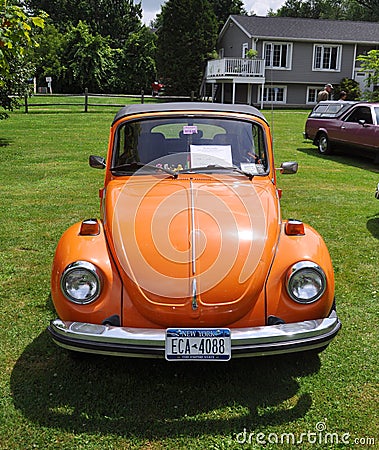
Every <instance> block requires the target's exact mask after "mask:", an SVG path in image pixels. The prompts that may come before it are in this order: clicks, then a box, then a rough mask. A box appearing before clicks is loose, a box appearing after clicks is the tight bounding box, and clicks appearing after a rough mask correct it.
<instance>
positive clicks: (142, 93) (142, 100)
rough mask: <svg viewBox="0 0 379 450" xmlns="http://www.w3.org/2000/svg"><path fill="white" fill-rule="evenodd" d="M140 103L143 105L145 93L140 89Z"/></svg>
mask: <svg viewBox="0 0 379 450" xmlns="http://www.w3.org/2000/svg"><path fill="white" fill-rule="evenodd" d="M141 103H145V91H144V90H143V89H141Z"/></svg>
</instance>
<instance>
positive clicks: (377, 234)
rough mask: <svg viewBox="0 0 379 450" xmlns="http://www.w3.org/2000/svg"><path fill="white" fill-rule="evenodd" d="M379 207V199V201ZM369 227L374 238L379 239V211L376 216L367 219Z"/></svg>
mask: <svg viewBox="0 0 379 450" xmlns="http://www.w3.org/2000/svg"><path fill="white" fill-rule="evenodd" d="M378 208H379V201H378ZM367 229H368V231H369V232H370V233H371V234H372V235H373V236H374V238H376V239H379V213H378V214H376V215H375V216H374V217H370V218H369V220H368V221H367Z"/></svg>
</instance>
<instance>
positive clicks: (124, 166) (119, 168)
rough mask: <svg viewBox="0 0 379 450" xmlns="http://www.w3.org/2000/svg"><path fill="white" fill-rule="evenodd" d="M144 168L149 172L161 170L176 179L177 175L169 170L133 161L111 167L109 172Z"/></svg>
mask: <svg viewBox="0 0 379 450" xmlns="http://www.w3.org/2000/svg"><path fill="white" fill-rule="evenodd" d="M145 167H146V168H147V169H149V170H155V171H158V170H161V171H162V172H166V173H168V174H169V175H171V176H172V177H173V178H178V173H177V172H174V171H173V170H171V169H166V168H165V167H163V166H154V164H149V163H146V164H144V163H141V162H138V161H134V162H132V163H127V164H120V165H118V166H114V167H111V171H112V172H113V171H115V172H117V171H123V170H126V171H128V169H130V170H137V169H139V168H145Z"/></svg>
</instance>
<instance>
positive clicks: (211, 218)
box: [112, 155, 267, 299]
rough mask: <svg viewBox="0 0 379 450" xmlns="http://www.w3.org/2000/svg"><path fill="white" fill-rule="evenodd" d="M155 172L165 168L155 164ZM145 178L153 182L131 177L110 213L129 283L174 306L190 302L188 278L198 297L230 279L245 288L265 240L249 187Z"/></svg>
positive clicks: (188, 177) (185, 177)
mask: <svg viewBox="0 0 379 450" xmlns="http://www.w3.org/2000/svg"><path fill="white" fill-rule="evenodd" d="M170 157H171V158H172V157H173V155H170ZM152 164H154V165H157V164H162V167H163V161H160V160H157V161H154V163H152ZM149 166H151V164H150V165H149ZM141 170H144V169H143V168H142V169H141ZM149 173H150V174H151V173H153V174H154V176H151V177H146V176H143V177H141V176H140V175H141V173H140V171H139V172H137V173H136V174H135V176H132V177H130V179H129V180H128V181H127V182H126V183H125V185H124V187H123V188H122V189H121V192H120V193H119V196H118V198H117V203H116V204H115V207H114V213H113V217H112V222H113V223H112V232H113V239H114V244H115V249H116V253H117V257H118V259H119V261H120V264H121V265H122V268H123V270H124V271H125V272H126V273H127V275H128V276H129V277H131V279H133V280H134V281H135V282H136V283H137V284H138V285H139V286H140V287H141V288H143V289H144V290H146V291H148V292H150V293H153V294H158V295H159V294H162V292H165V293H166V294H168V295H169V296H170V297H171V298H179V299H180V298H185V297H188V295H190V293H191V288H190V283H189V281H188V280H189V277H191V276H192V277H196V279H197V286H198V292H197V293H200V294H201V293H202V292H206V291H208V290H210V289H212V288H213V287H214V286H216V285H217V284H218V283H220V282H221V281H222V280H224V279H225V278H226V277H228V276H229V275H230V274H231V273H233V275H232V276H233V277H235V280H234V282H236V283H240V284H242V283H244V282H246V281H247V280H248V279H249V277H250V276H251V275H252V274H253V273H254V271H255V270H256V268H257V266H258V264H259V262H260V260H261V257H262V253H263V250H264V246H265V241H266V234H267V230H266V218H265V213H264V208H263V206H262V204H261V200H260V197H259V195H258V193H257V192H256V190H255V188H254V185H253V184H252V183H244V182H241V181H240V180H239V179H236V178H232V179H230V180H231V181H230V180H227V181H226V179H225V177H221V176H220V177H217V176H216V175H215V174H214V173H213V174H207V175H204V174H201V173H199V174H188V173H187V174H186V173H182V174H179V176H178V178H177V179H170V178H169V175H167V176H166V173H165V172H163V171H162V172H160V171H159V169H158V168H157V172H156V173H154V171H153V172H152V171H151V170H150V169H149V172H147V171H146V169H145V171H144V174H149ZM226 173H227V172H226ZM238 176H240V175H238Z"/></svg>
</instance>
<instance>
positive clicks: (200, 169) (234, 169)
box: [179, 164, 254, 180]
mask: <svg viewBox="0 0 379 450" xmlns="http://www.w3.org/2000/svg"><path fill="white" fill-rule="evenodd" d="M214 170H222V171H224V170H225V171H229V172H230V171H232V172H237V173H240V174H241V175H245V176H246V177H248V178H249V180H252V179H253V178H254V175H253V174H252V173H249V172H245V171H244V170H241V169H239V168H238V167H237V166H219V165H218V164H209V165H208V166H201V167H192V168H191V169H183V170H179V173H184V172H185V173H191V172H192V173H198V172H212V171H214Z"/></svg>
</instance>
